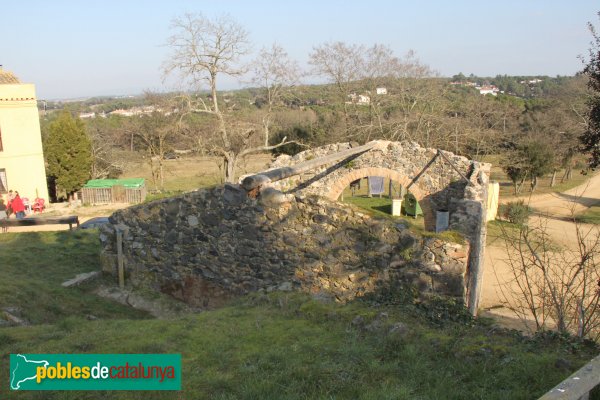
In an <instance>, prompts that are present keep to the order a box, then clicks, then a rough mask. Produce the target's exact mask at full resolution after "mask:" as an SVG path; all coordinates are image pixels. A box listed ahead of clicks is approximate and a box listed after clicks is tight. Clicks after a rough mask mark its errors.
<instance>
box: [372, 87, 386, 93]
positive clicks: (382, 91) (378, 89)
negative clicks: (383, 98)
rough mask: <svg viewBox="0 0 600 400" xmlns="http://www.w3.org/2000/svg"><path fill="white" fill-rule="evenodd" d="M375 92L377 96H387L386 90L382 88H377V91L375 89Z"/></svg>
mask: <svg viewBox="0 0 600 400" xmlns="http://www.w3.org/2000/svg"><path fill="white" fill-rule="evenodd" d="M375 92H376V93H377V94H387V88H384V87H378V88H377V89H375Z"/></svg>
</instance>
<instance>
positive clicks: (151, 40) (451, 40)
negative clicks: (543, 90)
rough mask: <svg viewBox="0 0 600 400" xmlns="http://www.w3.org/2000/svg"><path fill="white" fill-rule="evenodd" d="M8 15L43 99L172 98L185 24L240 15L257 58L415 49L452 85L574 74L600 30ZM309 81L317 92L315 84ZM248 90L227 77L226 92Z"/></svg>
mask: <svg viewBox="0 0 600 400" xmlns="http://www.w3.org/2000/svg"><path fill="white" fill-rule="evenodd" d="M3 3H4V4H3V5H2V8H1V13H0V64H2V65H3V68H4V69H5V70H8V71H11V72H13V73H14V74H15V75H16V76H17V77H19V79H20V80H21V81H22V82H24V83H34V84H35V85H36V90H37V95H38V98H39V99H48V100H56V99H70V98H79V97H91V96H107V95H135V94H140V93H142V92H144V91H146V90H150V91H161V92H162V91H169V90H173V89H174V88H175V87H177V86H178V85H177V82H175V81H174V80H173V79H167V81H164V80H163V75H162V72H161V66H162V65H163V63H164V62H165V61H166V60H167V59H168V57H169V53H170V50H169V48H168V46H166V45H165V43H166V41H167V38H168V37H169V36H170V35H172V34H173V33H174V31H172V30H171V28H170V24H171V21H172V19H173V18H175V17H178V16H181V15H183V14H185V13H188V12H189V13H202V14H204V15H205V16H207V17H209V18H216V17H219V16H222V15H223V14H229V15H230V16H231V17H232V18H233V19H235V20H236V21H237V22H239V23H240V24H241V25H242V26H244V27H245V29H246V30H247V31H248V32H249V34H250V40H251V42H252V46H253V49H254V51H255V53H256V52H258V51H259V50H260V49H261V48H262V47H270V46H271V44H273V43H274V42H276V43H278V44H279V45H280V46H282V47H283V48H284V49H285V50H286V51H287V52H288V54H289V55H290V56H291V57H292V58H294V59H296V60H298V62H299V63H300V65H301V66H304V67H305V68H306V69H308V68H309V66H308V58H309V54H310V52H311V51H312V49H313V47H314V46H318V45H320V44H323V43H326V42H331V41H342V42H346V43H348V44H363V45H366V46H371V45H373V44H375V43H379V44H384V45H387V46H389V47H390V48H391V49H392V50H393V51H394V53H395V54H396V55H397V56H402V55H404V54H405V53H406V52H407V51H409V50H414V51H415V52H416V54H417V57H418V58H419V59H420V61H421V62H422V63H425V64H427V65H429V66H430V67H431V68H433V69H434V70H436V71H438V72H439V73H440V74H441V75H442V76H452V75H455V74H457V73H459V72H462V73H464V74H465V75H468V74H470V73H473V74H475V75H477V76H496V75H498V74H502V75H504V74H507V75H549V76H556V75H573V74H575V73H576V72H578V71H579V70H581V69H582V63H581V61H580V60H579V59H578V56H579V55H585V54H586V52H587V49H588V48H589V47H590V41H591V38H592V37H591V35H590V33H589V31H588V29H587V23H588V22H592V23H593V24H594V25H595V26H596V27H599V28H600V18H598V15H597V12H598V11H600V3H598V2H597V1H588V0H571V1H564V0H561V1H558V0H546V1H543V0H503V1H482V0H478V1H475V0H473V1H471V0H468V1H467V0H452V1H442V0H422V1H415V0H412V1H405V0H389V1H388V0H370V1H368V0H359V1H355V0H345V1H337V0H302V1H286V0H278V1H276V0H251V1H250V0H246V1H243V0H211V1H206V0H194V1H192V0H145V1H142V0H118V1H117V0H104V1H94V2H92V1H80V0H79V1H76V0H72V1H67V0H53V1H47V0H35V1H34V0H18V1H17V0H12V1H5V2H3ZM311 79H312V80H313V81H316V80H317V78H307V80H306V83H311ZM242 86H244V84H243V83H240V82H237V81H235V80H231V79H230V80H227V79H223V80H222V81H221V87H220V89H222V90H228V89H234V88H238V87H242Z"/></svg>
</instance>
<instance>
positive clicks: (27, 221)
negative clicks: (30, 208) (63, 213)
mask: <svg viewBox="0 0 600 400" xmlns="http://www.w3.org/2000/svg"><path fill="white" fill-rule="evenodd" d="M59 224H69V230H73V225H75V226H76V227H79V217H78V216H77V215H70V216H68V217H39V218H23V219H13V218H11V219H0V227H5V226H6V227H9V226H32V225H59Z"/></svg>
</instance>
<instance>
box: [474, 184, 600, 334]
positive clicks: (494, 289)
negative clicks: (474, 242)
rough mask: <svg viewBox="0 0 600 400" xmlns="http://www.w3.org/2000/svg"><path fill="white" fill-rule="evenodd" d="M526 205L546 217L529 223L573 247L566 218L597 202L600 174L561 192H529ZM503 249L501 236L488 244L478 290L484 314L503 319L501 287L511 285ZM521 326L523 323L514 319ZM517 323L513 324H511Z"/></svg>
mask: <svg viewBox="0 0 600 400" xmlns="http://www.w3.org/2000/svg"><path fill="white" fill-rule="evenodd" d="M525 201H526V202H528V203H529V206H530V207H532V208H534V209H535V210H536V211H538V212H539V213H540V214H542V215H544V216H545V217H540V216H533V217H531V218H530V223H531V224H532V226H537V225H538V224H539V223H540V222H543V223H545V224H546V228H547V232H548V234H549V235H550V237H551V238H552V240H553V241H554V242H555V243H557V244H560V245H562V246H565V247H568V248H576V246H577V236H576V231H575V224H574V223H572V222H570V221H569V220H568V218H569V217H571V216H572V215H573V213H575V214H577V213H580V212H583V211H585V210H586V209H587V208H589V207H591V206H593V205H596V204H600V174H596V175H594V176H593V177H591V178H590V179H589V180H588V181H587V182H586V183H584V184H583V185H580V186H577V187H575V188H573V189H570V190H567V191H566V192H564V193H549V194H543V195H537V196H531V197H530V198H529V199H525ZM582 227H583V229H584V230H585V231H587V230H588V229H595V228H594V227H592V226H589V225H586V226H582ZM506 258H507V256H506V249H505V248H504V247H503V244H502V243H501V240H498V241H497V242H495V243H494V244H492V245H488V246H487V247H486V250H485V269H484V275H483V286H482V293H481V303H480V308H481V309H484V310H487V311H486V313H485V314H487V315H491V316H493V317H500V319H502V320H504V319H505V318H506V317H507V316H510V314H511V312H510V311H509V310H508V309H507V308H506V307H504V306H503V303H504V302H505V301H506V300H505V299H506V296H505V295H503V294H502V288H503V287H505V286H506V285H510V281H511V273H510V268H509V266H508V263H507V262H506ZM516 324H517V325H520V326H521V328H523V324H522V323H521V322H519V321H517V322H516ZM513 327H516V326H513Z"/></svg>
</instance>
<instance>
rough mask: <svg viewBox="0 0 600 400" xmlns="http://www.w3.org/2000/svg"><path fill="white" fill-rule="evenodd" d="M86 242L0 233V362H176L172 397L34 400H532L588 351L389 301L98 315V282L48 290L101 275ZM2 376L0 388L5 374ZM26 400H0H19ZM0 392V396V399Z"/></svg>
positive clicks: (394, 298)
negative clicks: (164, 315)
mask: <svg viewBox="0 0 600 400" xmlns="http://www.w3.org/2000/svg"><path fill="white" fill-rule="evenodd" d="M96 235H97V233H95V232H76V233H69V232H43V233H42V232H38V233H21V234H4V235H1V236H0V261H1V264H2V265H4V266H7V265H8V266H10V268H8V269H7V268H3V269H2V270H1V271H0V278H1V279H0V304H2V306H3V308H6V306H11V310H12V311H13V312H15V311H14V310H19V312H20V317H21V318H22V319H24V320H28V321H30V322H31V323H32V325H31V326H25V327H3V328H0V352H1V354H2V361H3V363H4V364H5V365H6V363H7V362H8V355H9V354H10V353H17V352H22V353H181V354H182V360H183V372H182V382H183V388H184V389H183V390H182V392H181V393H170V392H163V393H152V392H110V393H103V392H85V393H83V392H62V393H60V394H59V393H52V392H45V393H44V398H61V399H71V398H72V399H79V398H82V397H85V398H89V399H92V398H123V399H125V398H126V399H136V398H139V399H141V398H143V399H152V398H161V399H164V398H174V399H175V398H194V399H203V398H206V399H208V398H210V399H214V398H218V399H229V398H239V399H251V398H260V399H269V398H272V399H305V398H325V397H326V398H340V399H342V398H353V399H382V398H388V399H392V398H393V399H402V398H405V399H450V398H452V399H456V398H460V399H480V398H485V399H507V398H511V399H517V398H522V399H530V398H536V397H538V396H540V395H541V394H542V393H544V392H545V391H547V390H548V389H550V388H551V387H552V386H553V385H555V384H556V383H558V382H560V381H561V380H562V379H564V378H565V377H566V376H568V375H569V374H570V372H572V371H574V370H575V369H577V368H578V367H580V366H581V365H582V364H584V363H585V362H587V361H588V360H589V359H590V358H592V357H593V356H594V355H595V354H596V353H597V349H596V348H595V346H592V345H590V344H589V343H587V342H580V341H572V340H570V339H568V338H565V337H559V336H557V335H553V334H551V333H547V334H544V335H539V336H535V337H531V338H527V337H523V336H521V335H520V334H519V333H517V332H516V331H507V330H503V329H499V328H498V327H495V326H493V325H492V324H491V322H490V321H488V320H485V319H482V320H479V321H477V322H476V321H473V320H472V319H471V318H470V317H469V316H468V315H467V314H466V312H465V311H464V310H463V309H462V308H461V307H459V306H457V305H455V304H453V303H447V302H443V301H433V302H432V303H430V304H427V305H426V304H419V303H414V302H413V301H412V300H411V299H410V297H408V298H407V297H406V296H403V295H398V292H380V293H378V294H376V295H373V296H371V297H368V298H363V299H361V300H357V301H353V302H351V303H348V304H345V305H340V304H335V303H328V302H322V301H319V300H317V299H311V298H309V297H307V296H305V295H299V294H293V293H290V292H283V293H271V294H264V293H256V294H254V295H251V296H247V297H244V298H241V299H239V300H237V301H236V302H234V303H232V304H230V305H229V306H226V307H225V308H222V309H220V310H216V311H209V312H202V313H200V314H187V315H183V316H176V315H173V316H172V317H171V318H169V319H148V318H149V317H148V315H147V314H145V313H141V312H137V311H135V310H131V309H130V311H128V312H126V311H125V309H124V308H123V307H122V306H118V305H116V304H115V305H113V306H107V305H106V304H107V300H96V301H94V302H89V301H88V299H91V298H93V297H94V296H93V294H92V292H93V291H94V290H96V288H97V286H98V285H109V284H110V283H109V281H106V280H101V281H99V282H95V283H92V284H87V285H85V286H83V287H81V288H68V289H67V288H62V287H60V286H59V282H60V281H61V280H63V279H65V278H67V277H71V276H74V275H75V274H77V273H80V272H85V271H89V270H93V269H97V268H99V265H98V263H99V260H98V245H97V240H96ZM32 245H33V246H34V247H35V248H36V254H35V255H33V254H32V253H31V251H30V248H31V246H32ZM81 260H85V263H82V262H81ZM9 261H10V262H9ZM17 261H18V262H17ZM19 265H22V266H26V268H21V267H18V266H19ZM21 285H27V286H28V287H29V288H30V289H29V291H26V292H23V290H22V289H19V288H20V286H21ZM32 288H35V289H32ZM31 290H35V292H36V293H38V294H43V293H48V294H49V295H48V296H39V295H36V294H35V293H33V292H31ZM77 299H79V300H77ZM65 307H66V308H65ZM67 310H68V311H67ZM111 310H112V311H111ZM139 318H143V319H139ZM542 371H543V373H540V372H542ZM0 374H1V376H0V378H1V379H2V380H4V381H5V382H7V381H8V369H6V368H5V369H2V370H1V372H0ZM38 394H39V393H35V392H22V393H14V392H12V393H10V395H11V398H23V399H27V398H40V397H39V396H38ZM7 395H8V386H7V385H2V386H1V387H0V396H7Z"/></svg>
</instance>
